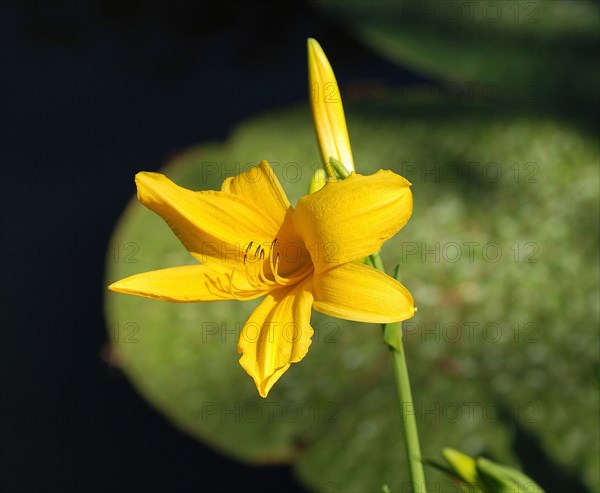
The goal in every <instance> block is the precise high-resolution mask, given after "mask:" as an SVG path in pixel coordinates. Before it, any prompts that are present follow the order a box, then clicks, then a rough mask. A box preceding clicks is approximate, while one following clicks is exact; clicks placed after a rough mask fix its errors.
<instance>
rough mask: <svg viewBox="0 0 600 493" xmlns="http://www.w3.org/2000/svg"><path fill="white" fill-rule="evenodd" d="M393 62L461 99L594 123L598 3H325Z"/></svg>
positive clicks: (599, 75) (599, 69) (598, 99)
mask: <svg viewBox="0 0 600 493" xmlns="http://www.w3.org/2000/svg"><path fill="white" fill-rule="evenodd" d="M315 3H316V4H317V5H318V6H319V7H321V10H322V11H323V12H324V13H326V14H330V15H331V17H332V19H334V20H335V21H336V22H339V23H341V24H343V25H345V26H346V27H347V28H350V29H352V30H353V31H354V32H355V33H356V34H357V35H358V36H359V37H360V38H361V40H362V41H363V42H364V43H366V44H367V45H369V46H370V47H372V48H374V49H376V50H377V51H379V52H381V53H382V54H383V55H384V56H386V57H388V58H389V59H391V60H393V61H396V62H398V63H400V64H402V65H404V66H409V67H411V68H413V69H415V70H417V71H419V72H421V73H423V74H426V75H429V76H433V77H435V78H436V79H440V80H442V81H444V84H446V85H448V86H449V87H450V89H451V90H452V91H454V92H458V93H465V94H468V95H474V96H475V97H478V98H479V99H481V100H488V101H490V100H491V101H493V102H495V103H501V104H508V105H511V106H513V107H520V108H522V107H530V108H535V109H536V110H537V111H541V112H548V113H559V114H568V115H575V116H577V117H582V116H583V117H584V118H585V119H586V120H588V121H592V120H594V121H595V119H596V112H597V111H598V106H599V103H600V92H599V91H598V87H599V84H600V64H598V63H597V59H598V26H599V25H600V6H599V4H598V2H597V1H596V0H520V1H515V0H476V1H471V0H461V1H452V2H447V1H443V0H420V1H416V0H401V1H389V0H372V1H369V2H365V1H362V0H348V1H339V0H318V1H316V2H315Z"/></svg>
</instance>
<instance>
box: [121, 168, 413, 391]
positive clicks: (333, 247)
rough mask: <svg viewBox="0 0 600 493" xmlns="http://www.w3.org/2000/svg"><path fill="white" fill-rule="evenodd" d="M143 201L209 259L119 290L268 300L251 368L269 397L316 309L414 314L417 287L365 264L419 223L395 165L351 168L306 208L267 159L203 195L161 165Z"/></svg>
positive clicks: (144, 188) (246, 356)
mask: <svg viewBox="0 0 600 493" xmlns="http://www.w3.org/2000/svg"><path fill="white" fill-rule="evenodd" d="M136 184H137V189H138V199H139V200H140V201H141V202H142V203H143V204H144V205H145V206H146V207H148V208H150V209H151V210H152V211H154V212H156V213H157V214H159V215H160V216H161V217H162V218H163V219H164V220H165V221H166V222H167V223H168V224H169V226H170V227H171V229H172V230H173V232H174V233H175V234H176V235H177V236H178V238H179V239H180V240H181V242H182V243H183V245H184V246H185V247H186V248H187V250H188V251H189V252H190V253H191V255H192V256H193V257H194V258H196V259H197V260H198V261H200V262H201V263H200V264H197V265H186V266H182V267H173V268H168V269H162V270H156V271H151V272H145V273H142V274H137V275H134V276H131V277H128V278H126V279H123V280H121V281H118V282H115V283H114V284H111V285H110V286H109V289H110V290H112V291H117V292H120V293H126V294H133V295H138V296H145V297H149V298H155V299H160V300H167V301H174V302H201V301H218V300H231V299H237V300H248V299H254V298H257V297H260V296H265V298H264V299H263V301H262V302H261V304H260V305H259V306H258V307H257V308H256V310H255V311H254V312H253V313H252V315H251V316H250V318H249V319H248V321H247V322H246V324H245V325H244V327H243V329H242V331H241V333H240V339H239V342H238V351H239V352H240V353H241V354H242V356H241V358H240V364H241V365H242V367H243V368H244V369H245V370H246V371H247V372H248V374H249V375H250V376H251V377H252V378H253V379H254V382H255V384H256V387H257V389H258V392H259V393H260V395H261V396H262V397H266V396H267V394H268V393H269V390H270V389H271V388H272V387H273V385H274V384H275V382H276V381H277V380H278V379H279V378H280V377H281V376H282V375H283V373H285V371H286V370H287V369H288V368H289V367H290V365H291V364H292V363H297V362H298V361H300V360H302V358H304V356H305V355H306V353H307V351H308V347H309V346H310V344H311V337H312V334H313V329H312V327H311V325H310V316H311V307H312V308H314V309H315V310H317V311H319V312H321V313H324V314H326V315H331V316H334V317H339V318H343V319H347V320H355V321H359V322H374V323H390V322H397V321H401V320H405V319H407V318H410V317H412V315H413V314H414V311H415V308H414V303H413V298H412V296H411V294H410V293H409V291H408V290H407V289H406V288H405V287H404V286H403V285H402V284H400V283H399V282H398V281H396V280H395V279H393V278H392V277H389V276H387V275H386V274H384V273H382V272H380V271H378V270H376V269H374V268H372V267H369V266H367V265H364V264H362V263H360V262H355V260H357V259H361V258H363V257H366V256H367V255H370V254H372V253H373V252H376V251H377V250H378V249H379V248H380V247H381V245H382V244H383V243H384V242H385V241H386V240H387V239H388V238H390V237H391V236H393V235H394V234H396V233H397V232H398V231H399V230H400V229H401V228H402V227H403V226H404V225H405V224H406V222H407V221H408V219H409V217H410V215H411V212H412V193H411V191H410V188H409V187H410V183H409V182H408V181H407V180H406V179H405V178H403V177H401V176H399V175H396V174H395V173H393V172H391V171H378V172H377V173H375V174H373V175H371V176H362V175H359V174H356V173H353V174H351V175H350V176H349V177H348V178H347V179H345V180H343V181H337V182H330V183H327V184H326V185H325V186H324V187H323V188H322V189H321V190H319V191H317V192H315V193H313V194H310V195H306V196H304V197H302V198H301V199H300V201H299V202H298V205H297V206H296V208H295V209H294V208H293V207H292V206H291V205H290V203H289V201H288V199H287V197H286V195H285V193H284V191H283V189H282V187H281V185H280V183H279V181H278V180H277V177H276V176H275V174H274V173H273V170H272V169H271V167H270V166H269V164H268V163H267V162H266V161H262V162H261V163H260V164H259V165H257V166H255V167H253V168H250V169H248V170H247V171H245V172H244V173H242V174H240V175H238V176H235V177H231V178H227V179H226V180H225V181H224V182H223V185H222V187H221V191H199V192H194V191H191V190H187V189H185V188H182V187H180V186H178V185H176V184H175V183H173V182H172V181H171V180H169V179H168V178H167V177H166V176H164V175H162V174H159V173H147V172H142V173H138V174H137V175H136Z"/></svg>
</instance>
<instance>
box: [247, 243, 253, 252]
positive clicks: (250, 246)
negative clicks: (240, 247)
mask: <svg viewBox="0 0 600 493" xmlns="http://www.w3.org/2000/svg"><path fill="white" fill-rule="evenodd" d="M252 243H253V242H252V241H251V242H250V243H248V246H247V247H246V253H248V250H250V248H252Z"/></svg>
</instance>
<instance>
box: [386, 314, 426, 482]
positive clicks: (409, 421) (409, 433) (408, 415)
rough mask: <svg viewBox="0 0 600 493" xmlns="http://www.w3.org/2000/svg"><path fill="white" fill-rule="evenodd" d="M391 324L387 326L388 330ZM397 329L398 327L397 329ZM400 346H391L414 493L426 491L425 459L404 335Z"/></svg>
mask: <svg viewBox="0 0 600 493" xmlns="http://www.w3.org/2000/svg"><path fill="white" fill-rule="evenodd" d="M390 325H398V328H397V330H398V331H399V330H401V329H400V324H399V323H398V324H389V325H388V326H386V331H387V330H388V327H390ZM395 330H396V329H395ZM399 339H400V348H399V349H396V348H393V347H392V346H390V352H391V355H392V366H393V368H394V376H395V377H396V391H397V393H398V402H399V404H400V415H401V417H402V429H403V432H404V444H405V446H406V456H407V458H408V467H409V471H410V481H411V483H412V490H413V492H414V493H417V492H425V491H427V487H426V486H425V473H424V471H423V460H422V458H421V446H420V444H419V433H418V431H417V419H416V416H415V408H414V404H413V398H412V391H411V389H410V379H409V378H408V367H407V365H406V356H405V355H406V353H405V352H404V348H403V346H402V336H400V338H399Z"/></svg>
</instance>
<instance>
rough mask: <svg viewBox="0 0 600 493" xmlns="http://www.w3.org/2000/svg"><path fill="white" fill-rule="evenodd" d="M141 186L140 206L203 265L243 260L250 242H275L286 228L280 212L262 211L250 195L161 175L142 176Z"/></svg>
mask: <svg viewBox="0 0 600 493" xmlns="http://www.w3.org/2000/svg"><path fill="white" fill-rule="evenodd" d="M136 183H137V187H138V199H139V200H140V202H142V203H143V204H144V205H145V206H146V207H148V208H150V209H151V210H153V211H154V212H156V213H157V214H159V215H160V216H161V217H162V218H163V219H164V220H165V221H166V222H167V223H168V224H169V226H170V227H171V229H172V230H173V232H174V233H175V234H176V235H177V237H178V238H179V239H180V240H181V242H182V243H183V244H184V246H185V247H186V248H187V249H188V250H189V251H190V253H191V254H192V255H193V256H194V257H195V258H196V259H198V260H200V261H201V262H205V261H207V259H209V258H213V259H215V260H216V261H219V262H232V261H233V262H238V263H239V262H242V257H243V252H244V249H245V248H246V246H247V245H248V244H249V243H250V241H253V242H254V243H255V244H260V243H270V242H271V241H273V238H275V237H276V235H277V232H278V230H279V227H280V224H279V222H278V220H279V214H275V216H271V209H265V208H262V209H259V208H257V207H256V203H255V201H250V200H248V197H247V194H246V193H235V194H233V193H228V192H216V191H212V190H209V191H202V192H193V191H191V190H187V189H185V188H182V187H180V186H178V185H176V184H175V183H173V182H172V181H171V180H169V179H168V178H167V177H166V176H164V175H161V174H159V173H147V172H143V173H138V174H137V175H136ZM264 186H265V185H264V183H263V184H262V185H258V190H264V188H263V187H264Z"/></svg>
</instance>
